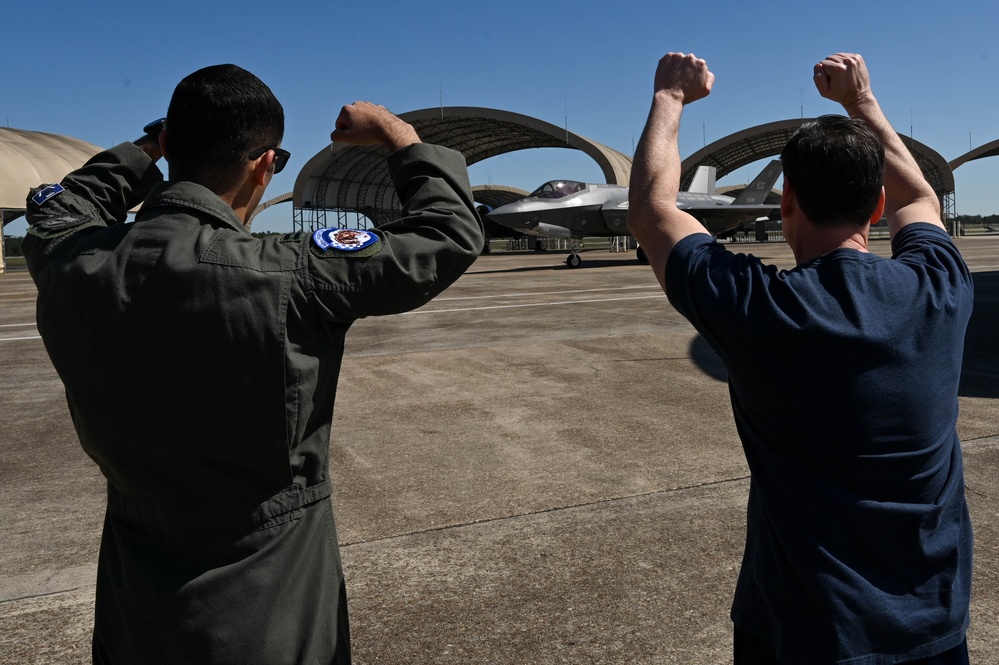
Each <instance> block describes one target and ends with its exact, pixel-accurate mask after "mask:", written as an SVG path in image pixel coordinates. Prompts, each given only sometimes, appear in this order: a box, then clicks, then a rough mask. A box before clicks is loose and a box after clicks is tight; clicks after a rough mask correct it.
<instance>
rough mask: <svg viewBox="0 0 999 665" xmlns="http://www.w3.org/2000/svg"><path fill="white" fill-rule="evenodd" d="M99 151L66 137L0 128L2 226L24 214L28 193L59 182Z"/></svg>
mask: <svg viewBox="0 0 999 665" xmlns="http://www.w3.org/2000/svg"><path fill="white" fill-rule="evenodd" d="M100 151H101V148H99V147H97V146H95V145H93V144H92V143H87V142H86V141H80V140H78V139H73V138H70V137H68V136H60V135H59V134H48V133H46V132H29V131H27V130H24V129H11V128H9V127H0V216H2V218H3V223H4V225H6V224H7V223H8V222H11V221H13V220H15V219H17V218H18V217H20V216H21V215H23V214H24V200H25V199H26V198H27V197H28V190H29V189H31V188H32V187H37V186H38V185H40V184H42V183H52V182H59V181H60V180H61V179H62V177H63V176H64V175H66V174H67V173H69V172H70V171H72V170H74V169H78V168H80V167H81V166H83V165H84V163H86V161H87V160H88V159H90V158H91V157H93V156H94V155H96V154H97V153H99V152H100Z"/></svg>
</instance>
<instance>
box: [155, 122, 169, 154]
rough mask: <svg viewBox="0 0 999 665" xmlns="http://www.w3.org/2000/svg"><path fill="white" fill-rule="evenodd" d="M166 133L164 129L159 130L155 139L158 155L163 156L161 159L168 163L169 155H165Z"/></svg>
mask: <svg viewBox="0 0 999 665" xmlns="http://www.w3.org/2000/svg"><path fill="white" fill-rule="evenodd" d="M166 133H167V130H166V127H164V128H163V129H161V130H160V133H159V136H157V137H156V142H157V143H159V144H160V154H162V155H163V159H165V160H167V161H168V162H169V161H170V157H169V155H167V151H166Z"/></svg>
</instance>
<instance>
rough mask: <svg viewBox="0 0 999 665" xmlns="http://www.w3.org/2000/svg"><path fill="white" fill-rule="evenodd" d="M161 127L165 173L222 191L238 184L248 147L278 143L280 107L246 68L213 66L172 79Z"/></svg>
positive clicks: (281, 128) (281, 123)
mask: <svg viewBox="0 0 999 665" xmlns="http://www.w3.org/2000/svg"><path fill="white" fill-rule="evenodd" d="M166 127H167V132H166V152H167V156H168V158H169V160H170V177H171V178H172V179H174V180H191V181H193V182H197V183H198V184H201V185H204V186H205V187H208V188H209V189H211V190H212V191H214V192H216V193H222V192H226V191H228V190H229V189H230V188H231V187H233V186H235V185H236V184H237V183H238V179H239V177H240V174H241V173H242V169H243V167H244V165H245V163H246V160H247V159H248V156H249V154H250V153H251V152H253V151H254V150H259V149H261V148H274V147H277V146H278V145H279V144H280V143H281V139H282V137H283V136H284V109H283V108H282V107H281V103H280V102H279V101H278V100H277V98H276V97H275V96H274V93H273V92H271V89H270V88H268V87H267V86H266V85H265V84H264V82H263V81H261V80H260V79H258V78H257V77H256V76H254V75H253V74H251V73H250V72H248V71H246V70H245V69H243V68H241V67H237V66H236V65H213V66H211V67H205V68H203V69H199V70H198V71H196V72H194V73H193V74H190V75H189V76H187V77H185V78H184V80H183V81H181V82H180V83H179V84H177V87H176V89H175V90H174V92H173V97H172V98H171V99H170V108H169V109H168V110H167V121H166Z"/></svg>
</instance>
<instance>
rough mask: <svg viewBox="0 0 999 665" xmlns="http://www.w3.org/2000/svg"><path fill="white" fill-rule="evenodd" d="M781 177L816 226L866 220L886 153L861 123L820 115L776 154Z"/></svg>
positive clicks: (872, 207) (880, 183)
mask: <svg viewBox="0 0 999 665" xmlns="http://www.w3.org/2000/svg"><path fill="white" fill-rule="evenodd" d="M780 158H781V162H782V163H783V167H784V179H785V180H787V181H788V182H790V183H791V186H792V187H793V188H794V193H795V200H796V201H797V203H798V205H799V206H800V207H801V210H802V212H803V213H804V214H805V216H806V217H808V219H809V220H810V221H811V222H812V223H813V224H816V225H820V226H821V225H826V226H834V225H842V224H852V223H855V224H857V225H859V226H863V225H864V224H866V223H867V222H868V221H870V218H871V215H872V214H873V213H874V210H875V209H876V208H877V205H878V200H879V198H880V196H881V188H882V186H883V185H884V180H885V149H884V145H883V144H882V143H881V139H879V138H878V136H877V135H876V134H875V133H874V132H873V131H871V129H870V127H868V126H867V124H866V123H864V122H863V121H862V120H857V119H854V118H847V117H844V116H841V115H824V116H822V117H820V118H817V119H816V120H813V121H810V122H806V123H805V124H803V125H802V126H801V128H800V129H798V131H797V132H795V134H794V136H792V137H791V140H789V141H788V142H787V145H786V146H785V147H784V150H783V152H781V155H780Z"/></svg>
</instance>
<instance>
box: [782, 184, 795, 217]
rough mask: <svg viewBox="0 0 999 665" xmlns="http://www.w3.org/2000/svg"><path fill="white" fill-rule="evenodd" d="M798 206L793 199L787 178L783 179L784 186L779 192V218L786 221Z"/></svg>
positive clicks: (792, 189) (791, 188)
mask: <svg viewBox="0 0 999 665" xmlns="http://www.w3.org/2000/svg"><path fill="white" fill-rule="evenodd" d="M797 206H798V201H797V200H796V199H795V198H794V188H793V187H792V186H791V183H790V182H788V180H787V178H784V185H783V187H782V188H781V191H780V217H781V219H787V218H788V217H790V216H791V214H792V213H793V212H794V209H795V208H796V207H797Z"/></svg>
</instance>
